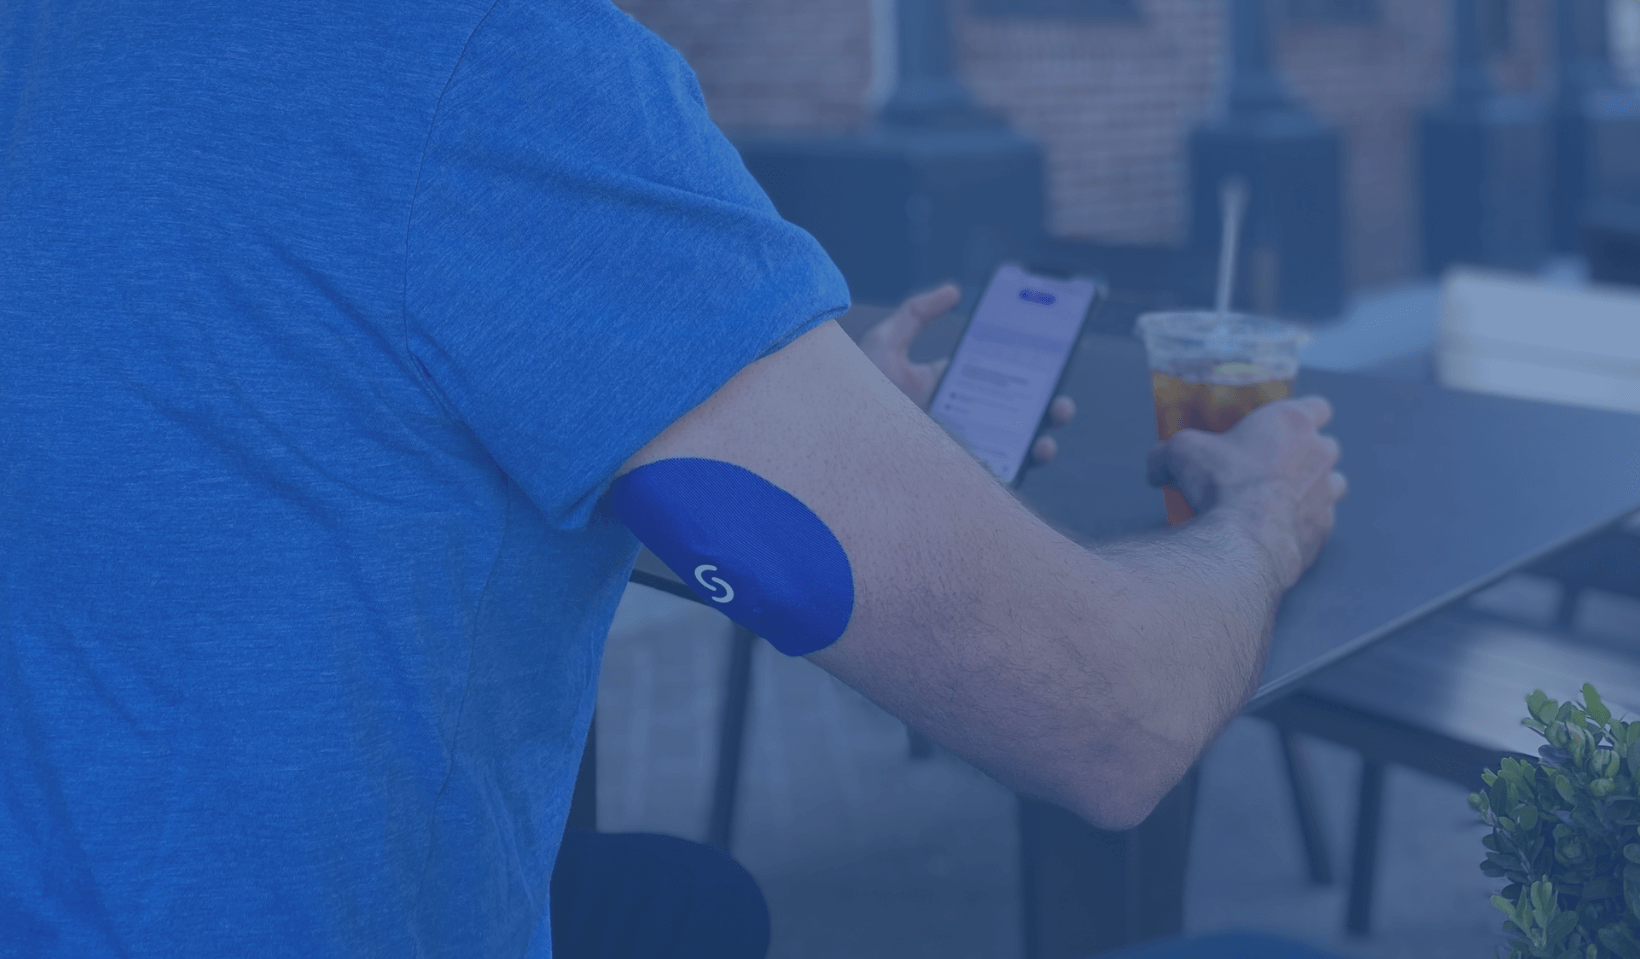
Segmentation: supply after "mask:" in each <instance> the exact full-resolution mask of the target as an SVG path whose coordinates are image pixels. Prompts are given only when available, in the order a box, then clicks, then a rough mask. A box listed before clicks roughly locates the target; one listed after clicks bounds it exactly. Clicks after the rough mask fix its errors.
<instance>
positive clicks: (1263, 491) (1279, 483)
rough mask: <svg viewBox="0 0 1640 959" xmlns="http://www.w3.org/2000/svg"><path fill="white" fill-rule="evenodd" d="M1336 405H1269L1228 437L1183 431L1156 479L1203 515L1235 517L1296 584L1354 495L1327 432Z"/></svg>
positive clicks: (1287, 582)
mask: <svg viewBox="0 0 1640 959" xmlns="http://www.w3.org/2000/svg"><path fill="white" fill-rule="evenodd" d="M1331 419H1332V406H1331V405H1329V404H1328V403H1327V401H1326V400H1324V399H1322V398H1321V397H1319V396H1310V397H1305V398H1303V399H1297V400H1282V401H1280V402H1276V403H1270V404H1267V405H1265V406H1261V407H1259V408H1258V409H1256V410H1254V411H1253V412H1252V413H1250V414H1248V416H1247V417H1246V418H1245V419H1243V420H1242V421H1241V422H1240V423H1238V424H1236V426H1235V427H1234V428H1233V429H1231V430H1230V431H1229V432H1226V433H1206V432H1203V431H1201V430H1180V431H1179V432H1178V433H1177V434H1176V435H1175V436H1174V437H1173V438H1172V439H1170V440H1168V441H1167V442H1166V443H1162V444H1159V445H1158V446H1157V447H1156V449H1155V450H1154V451H1152V453H1151V456H1150V481H1151V483H1153V484H1155V485H1157V486H1160V485H1163V484H1166V483H1172V484H1174V485H1176V486H1178V487H1179V490H1180V492H1182V493H1184V497H1185V499H1186V500H1189V501H1190V505H1191V506H1193V507H1195V509H1196V510H1197V512H1199V513H1207V512H1210V511H1215V510H1216V511H1220V512H1223V513H1227V514H1229V515H1231V516H1232V517H1233V518H1235V519H1237V520H1238V521H1239V522H1240V524H1241V525H1242V526H1243V527H1244V528H1246V529H1247V531H1248V532H1250V533H1252V534H1253V535H1254V536H1255V538H1257V539H1258V541H1259V542H1260V544H1262V545H1263V546H1264V547H1265V548H1266V549H1268V550H1269V551H1270V553H1271V555H1272V557H1273V558H1274V560H1275V562H1276V568H1277V570H1278V571H1280V573H1281V575H1282V576H1283V583H1282V585H1283V586H1291V585H1292V584H1293V583H1294V582H1295V581H1296V580H1297V579H1298V577H1299V575H1300V574H1302V573H1303V572H1304V570H1305V569H1307V568H1309V565H1310V564H1311V563H1312V562H1314V561H1315V557H1316V554H1317V553H1318V552H1320V550H1321V545H1322V543H1324V542H1326V539H1327V535H1328V534H1329V533H1331V532H1332V527H1333V507H1334V505H1335V504H1336V503H1337V502H1338V500H1339V499H1340V498H1342V497H1343V495H1344V494H1345V492H1346V491H1347V490H1348V489H1349V483H1348V482H1347V481H1346V480H1345V479H1344V476H1343V474H1342V473H1339V472H1338V471H1337V470H1336V469H1334V467H1335V466H1337V465H1338V458H1339V446H1338V441H1337V440H1335V439H1333V438H1332V437H1330V436H1323V435H1322V434H1321V433H1320V429H1321V428H1322V427H1323V426H1326V425H1327V422H1328V421H1329V420H1331Z"/></svg>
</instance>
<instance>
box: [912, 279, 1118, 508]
mask: <svg viewBox="0 0 1640 959" xmlns="http://www.w3.org/2000/svg"><path fill="white" fill-rule="evenodd" d="M1104 293H1105V287H1104V284H1103V283H1101V282H1099V281H1098V280H1095V279H1092V278H1090V277H1073V278H1069V279H1063V278H1058V277H1049V276H1037V275H1034V274H1031V273H1028V272H1026V270H1025V269H1024V268H1023V267H1021V266H1019V265H1018V264H1015V263H1005V264H1003V265H1002V266H1000V267H998V268H997V271H996V273H995V274H994V275H992V277H991V282H990V283H989V284H988V285H987V286H986V288H985V292H984V293H983V294H982V295H981V296H980V299H979V304H978V305H977V306H976V307H975V308H974V312H973V314H972V315H971V316H970V317H969V319H968V326H967V328H966V329H965V330H963V333H962V338H961V339H960V340H958V342H957V349H956V352H954V353H953V354H952V355H951V364H950V365H949V366H948V367H946V370H945V375H944V376H943V377H941V379H940V383H939V386H937V387H936V388H935V390H934V402H933V403H932V404H930V406H929V409H928V412H929V415H930V416H932V417H934V419H935V421H936V422H938V423H939V424H940V425H941V426H943V427H945V429H946V431H947V432H949V433H951V434H952V435H953V436H955V437H956V438H957V439H958V440H959V441H960V442H961V443H962V444H963V445H965V446H967V447H968V450H969V452H971V453H973V454H974V456H975V457H977V458H978V459H979V460H980V461H981V462H983V463H984V464H985V465H986V466H988V467H990V468H991V471H992V472H993V473H995V474H996V475H997V476H998V477H999V478H1001V480H1002V481H1003V482H1004V483H1008V484H1010V485H1012V484H1016V483H1018V482H1019V480H1020V479H1021V478H1022V477H1023V476H1024V471H1025V466H1026V457H1027V456H1029V455H1030V452H1031V444H1032V443H1034V442H1036V438H1037V435H1038V434H1039V433H1040V432H1041V431H1042V429H1043V427H1044V426H1045V422H1044V421H1045V418H1046V415H1047V412H1048V404H1049V403H1051V402H1053V398H1054V394H1055V393H1056V392H1058V390H1059V384H1060V382H1061V381H1062V380H1063V379H1064V377H1065V370H1066V368H1067V367H1068V366H1069V364H1070V358H1071V352H1072V351H1073V350H1075V349H1076V342H1077V340H1079V339H1081V337H1082V329H1083V327H1084V326H1086V325H1087V322H1088V318H1089V317H1091V316H1092V315H1093V311H1094V310H1095V309H1096V308H1097V307H1098V305H1099V303H1100V301H1101V300H1102V299H1103V298H1104Z"/></svg>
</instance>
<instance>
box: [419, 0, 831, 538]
mask: <svg viewBox="0 0 1640 959" xmlns="http://www.w3.org/2000/svg"><path fill="white" fill-rule="evenodd" d="M847 305H848V290H847V287H846V285H845V283H844V281H843V279H842V277H841V275H840V274H839V273H838V272H837V270H836V268H835V267H834V266H833V265H832V263H831V261H830V259H829V258H828V257H827V256H826V254H825V252H824V251H823V250H822V249H821V248H820V246H819V244H817V243H816V242H815V241H814V239H813V238H812V237H810V236H809V235H808V234H807V233H805V232H803V231H802V230H800V229H798V228H797V227H795V226H793V225H791V224H789V223H786V222H785V221H783V220H781V219H780V217H779V215H778V214H776V212H775V210H774V207H773V205H772V204H771V203H770V202H769V200H768V198H767V197H766V196H765V195H764V193H763V191H762V190H761V189H760V188H759V187H758V185H757V183H756V181H754V180H753V179H752V177H751V175H750V174H748V173H747V172H746V168H745V166H744V164H742V163H741V161H740V157H739V155H738V154H737V153H736V152H735V149H734V147H733V146H731V145H730V144H729V143H728V141H727V140H726V139H725V138H724V137H723V136H722V134H721V133H719V132H718V130H717V128H716V127H715V126H714V125H713V124H712V122H711V120H710V119H709V117H708V116H707V112H706V107H705V104H704V102H703V101H702V98H701V94H700V88H699V86H698V85H697V83H696V81H695V78H694V75H693V73H691V71H690V70H689V67H688V66H687V65H686V64H685V63H684V62H683V60H682V58H680V57H679V56H678V55H677V54H676V53H675V52H674V51H673V50H672V49H671V48H669V47H668V46H667V45H666V44H665V43H663V42H662V41H661V40H660V39H659V38H657V37H655V36H654V35H653V34H651V33H650V32H648V31H647V30H645V29H644V28H643V27H641V26H639V25H638V24H637V23H636V22H634V21H633V20H632V19H631V18H630V17H628V16H627V15H626V14H624V13H622V12H620V11H619V10H617V9H616V8H615V7H613V6H612V5H611V4H609V3H608V2H607V0H501V2H500V3H498V4H497V5H496V7H495V8H494V9H493V10H492V11H491V13H490V15H489V17H488V18H487V19H486V20H485V22H484V23H483V24H482V25H481V26H480V27H479V28H478V30H477V31H476V32H475V33H474V35H473V37H472V39H471V42H470V43H469V45H468V49H467V50H466V52H465V53H464V54H463V57H462V60H461V63H460V65H459V66H458V67H457V68H456V70H455V72H454V74H453V75H452V78H451V80H450V83H449V86H448V88H447V89H446V91H445V93H444V96H443V97H442V99H441V101H440V104H439V108H438V114H437V117H436V119H435V121H434V124H433V128H432V131H431V134H430V137H429V140H428V144H427V147H426V155H425V157H424V159H423V163H422V172H421V175H420V179H419V182H418V184H417V187H416V193H415V199H414V207H413V210H412V213H411V220H410V232H409V245H408V262H407V279H406V301H405V310H406V325H407V337H408V342H409V348H410V350H411V352H412V354H413V355H414V356H415V358H416V359H417V360H418V361H419V362H420V364H421V366H422V368H423V369H424V370H425V372H426V374H427V377H428V379H429V380H430V382H431V385H432V388H433V390H434V391H435V392H436V394H437V395H438V396H439V398H440V400H441V402H442V403H443V404H444V405H445V406H446V408H447V409H449V410H450V411H451V413H452V414H453V415H454V416H456V417H458V418H459V419H460V420H461V421H463V422H464V423H465V424H466V425H467V426H468V427H469V428H470V429H472V430H473V432H474V433H475V435H476V436H477V437H478V439H479V441H480V442H482V443H483V444H484V445H485V447H486V448H487V449H488V450H489V451H490V453H491V455H493V456H494V457H495V458H496V460H497V462H498V463H499V464H500V465H501V468H502V469H503V470H505V471H506V472H507V473H508V475H509V476H511V477H512V478H513V479H514V480H515V481H516V482H518V483H519V485H520V486H521V487H522V488H523V489H524V490H525V491H526V492H527V493H528V494H529V495H530V497H531V498H532V499H533V500H534V502H535V503H536V505H537V506H538V507H539V508H540V509H541V510H542V511H543V513H545V515H546V516H547V517H548V518H549V519H550V520H552V521H553V522H555V523H557V524H559V525H561V526H564V527H574V526H578V525H580V524H582V523H584V522H585V521H586V518H587V516H588V515H589V514H590V512H591V510H592V508H593V506H594V505H595V504H596V501H597V499H598V497H599V495H601V493H602V492H603V490H604V489H605V488H606V486H607V484H608V482H609V480H610V478H611V477H612V476H613V474H614V472H615V470H616V469H618V468H619V466H620V465H621V464H622V463H623V462H625V461H626V460H627V459H628V458H630V457H631V456H632V454H633V453H636V452H637V451H638V449H640V448H641V447H642V446H643V445H644V444H645V443H647V442H649V440H651V439H653V438H654V437H655V436H656V435H658V434H659V433H660V432H662V431H663V430H664V429H665V428H666V427H667V426H668V425H670V424H671V423H672V422H673V421H674V420H676V419H677V418H678V417H680V416H682V415H683V414H684V413H686V412H688V411H689V410H690V409H692V408H694V407H695V406H696V405H698V404H699V403H700V402H701V401H702V400H704V399H706V398H707V397H708V396H710V395H711V394H712V393H714V392H716V391H717V389H718V388H719V387H720V386H722V385H723V384H724V383H725V382H727V381H728V380H729V379H730V378H731V377H733V376H734V375H735V374H736V373H738V372H739V371H740V370H741V369H742V368H743V367H745V366H746V365H747V364H748V363H750V362H752V361H753V360H756V359H757V358H759V357H760V356H763V355H766V354H768V353H770V352H773V351H774V350H776V349H778V348H780V347H781V346H784V345H785V344H786V343H789V342H790V341H791V340H793V339H795V338H796V337H797V336H799V335H801V334H802V333H804V332H807V331H808V330H809V329H811V328H812V327H814V326H816V325H818V324H819V323H821V322H823V321H825V320H827V319H831V318H833V317H835V316H837V315H838V314H840V313H842V312H843V311H844V310H845V309H847Z"/></svg>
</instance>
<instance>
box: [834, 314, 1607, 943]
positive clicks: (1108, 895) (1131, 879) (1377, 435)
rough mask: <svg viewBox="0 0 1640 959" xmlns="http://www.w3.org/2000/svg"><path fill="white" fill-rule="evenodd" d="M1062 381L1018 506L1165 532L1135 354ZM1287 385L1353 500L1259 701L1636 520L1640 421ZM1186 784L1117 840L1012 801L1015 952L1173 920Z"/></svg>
mask: <svg viewBox="0 0 1640 959" xmlns="http://www.w3.org/2000/svg"><path fill="white" fill-rule="evenodd" d="M882 312H883V311H881V310H875V311H873V310H869V309H868V310H857V311H856V312H855V313H854V314H851V315H850V316H849V317H848V318H846V319H845V322H844V326H845V328H846V329H848V330H849V331H850V332H851V333H852V334H854V335H856V336H858V335H859V333H860V332H862V331H863V330H864V329H865V328H866V327H868V326H869V325H870V323H871V322H872V321H873V320H875V319H876V318H877V317H879V316H881V315H882ZM958 329H959V324H958V321H955V320H950V321H941V323H940V324H936V327H935V328H932V329H930V330H929V331H928V333H926V334H925V335H924V337H923V338H922V339H921V340H919V343H918V346H917V348H916V349H914V350H913V355H914V356H919V355H921V356H926V355H941V354H943V353H948V351H949V349H950V346H951V341H952V340H953V339H954V338H955V336H956V334H957V331H958ZM1066 389H1067V392H1069V393H1071V395H1073V396H1075V397H1076V399H1077V402H1078V405H1079V413H1078V416H1077V420H1076V422H1075V423H1073V424H1072V425H1071V426H1070V427H1067V428H1066V429H1064V430H1062V431H1061V432H1060V448H1061V454H1060V457H1059V459H1058V461H1057V462H1055V463H1054V464H1053V465H1052V466H1050V467H1048V468H1045V469H1041V470H1038V471H1034V472H1032V473H1031V474H1029V475H1028V476H1027V477H1026V479H1025V481H1024V483H1023V485H1022V495H1023V496H1024V498H1025V499H1026V500H1027V501H1028V502H1030V503H1031V504H1032V505H1033V507H1035V508H1036V509H1037V510H1038V511H1039V513H1040V514H1041V515H1043V516H1044V517H1045V518H1046V519H1048V520H1049V521H1051V522H1053V523H1054V524H1056V525H1057V526H1059V527H1060V528H1061V529H1063V530H1065V531H1066V532H1067V533H1069V534H1071V535H1074V536H1077V537H1078V538H1082V539H1098V538H1104V537H1109V536H1113V535H1119V534H1125V533H1132V532H1135V531H1139V530H1143V529H1147V528H1151V527H1155V526H1159V525H1162V524H1163V522H1164V514H1163V511H1162V505H1161V498H1160V495H1159V494H1158V493H1157V492H1156V491H1155V490H1154V489H1151V488H1150V487H1148V486H1146V485H1145V482H1144V470H1143V464H1144V460H1145V454H1146V452H1147V451H1148V450H1149V449H1150V447H1151V446H1152V445H1153V443H1154V442H1155V421H1154V418H1153V414H1152V412H1151V406H1150V392H1149V380H1148V373H1147V371H1146V368H1145V364H1144V356H1143V350H1142V349H1141V347H1140V346H1139V345H1138V344H1137V343H1135V342H1131V341H1128V340H1125V339H1115V338H1109V337H1100V336H1090V337H1087V338H1085V339H1084V340H1083V342H1082V343H1081V344H1080V346H1079V348H1078V351H1077V354H1076V357H1075V359H1074V361H1073V367H1072V369H1071V372H1070V375H1069V377H1068V379H1067V384H1066ZM1299 390H1300V392H1318V393H1322V394H1324V395H1326V396H1328V397H1329V398H1330V399H1331V400H1332V401H1333V405H1334V407H1335V409H1336V411H1337V417H1336V419H1335V421H1334V424H1333V426H1332V427H1330V431H1331V432H1332V433H1334V434H1335V435H1336V436H1338V438H1339V439H1340V440H1341V441H1342V442H1343V444H1344V450H1345V453H1344V455H1345V463H1344V470H1345V472H1347V473H1348V475H1349V477H1350V482H1351V490H1352V491H1351V494H1350V497H1349V498H1348V499H1347V500H1346V501H1345V502H1344V503H1343V504H1342V505H1341V506H1340V509H1339V516H1338V526H1337V529H1336V532H1335V534H1334V536H1333V539H1332V541H1331V542H1330V543H1329V544H1328V547H1327V549H1326V551H1325V552H1324V554H1323V555H1322V557H1321V559H1320V560H1319V562H1318V563H1317V564H1316V566H1315V567H1314V568H1313V569H1312V570H1311V571H1310V573H1309V574H1308V575H1307V576H1306V577H1305V578H1304V580H1303V581H1302V582H1300V583H1299V584H1298V586H1296V587H1295V588H1294V589H1293V590H1292V592H1291V593H1290V594H1289V595H1288V597H1287V599H1286V601H1285V602H1284V604H1283V606H1282V609H1281V612H1280V615H1279V617H1278V619H1277V622H1276V628H1275V637H1274V641H1273V644H1272V647H1271V652H1270V658H1269V661H1268V665H1267V668H1266V670H1265V674H1264V681H1263V683H1262V684H1261V686H1260V688H1259V690H1258V692H1257V695H1256V696H1255V698H1254V701H1253V703H1252V707H1253V708H1256V707H1258V706H1260V705H1263V704H1266V703H1269V702H1271V701H1273V700H1274V699H1276V698H1278V697H1280V696H1281V695H1282V694H1283V693H1286V692H1290V691H1292V690H1294V689H1296V688H1298V687H1299V686H1300V685H1301V684H1302V683H1303V682H1304V681H1305V680H1306V679H1307V678H1309V677H1310V676H1313V675H1314V674H1315V673H1316V672H1318V671H1320V670H1322V669H1324V668H1326V667H1327V666H1329V665H1331V664H1334V663H1336V662H1338V661H1340V660H1341V659H1343V658H1345V657H1348V656H1349V655H1351V654H1352V653H1356V652H1359V651H1361V650H1363V649H1366V648H1367V647H1369V646H1370V645H1372V644H1373V643H1375V642H1378V641H1379V640H1382V639H1384V638H1385V637H1388V636H1390V635H1392V634H1394V633H1396V632H1398V631H1399V630H1401V629H1404V628H1405V627H1407V626H1410V625H1412V624H1414V623H1416V622H1419V621H1420V620H1422V619H1424V618H1426V617H1428V616H1430V615H1431V614H1433V613H1436V612H1438V611H1440V610H1442V609H1444V608H1446V607H1448V606H1451V605H1453V604H1455V603H1457V602H1460V601H1461V600H1463V599H1464V598H1465V597H1467V596H1469V595H1471V594H1472V593H1474V592H1476V591H1478V590H1480V589H1482V588H1484V587H1486V586H1488V585H1490V584H1491V583H1493V582H1496V581H1497V580H1498V579H1501V578H1503V577H1504V576H1507V575H1509V574H1510V573H1512V572H1514V571H1516V570H1519V569H1521V568H1522V567H1524V566H1527V565H1529V564H1530V563H1532V562H1534V561H1535V560H1537V559H1539V558H1541V557H1543V556H1545V555H1547V554H1549V553H1551V552H1553V551H1555V550H1557V549H1560V548H1563V547H1565V546H1567V545H1570V544H1572V543H1574V542H1576V541H1578V540H1579V539H1582V538H1584V537H1587V536H1590V535H1592V534H1594V533H1596V532H1599V531H1600V530H1602V529H1604V528H1606V527H1608V526H1609V525H1611V524H1613V523H1615V522H1617V521H1618V520H1620V519H1622V518H1623V517H1624V516H1626V515H1628V514H1629V513H1631V512H1634V511H1635V510H1637V509H1640V417H1636V416H1629V415H1625V414H1618V413H1606V412H1599V411H1592V410H1585V409H1578V408H1572V407H1561V406H1553V405H1548V404H1541V403H1531V402H1525V401H1519V400H1512V399H1506V398H1501V397H1491V396H1481V395H1475V394H1465V393H1456V392H1452V391H1448V390H1443V389H1440V388H1439V387H1435V386H1432V385H1427V384H1421V383H1415V382H1410V381H1402V380H1390V379H1383V378H1377V377H1371V376H1364V375H1356V374H1342V373H1324V372H1319V371H1312V372H1306V373H1304V374H1303V375H1302V376H1301V378H1300V382H1299ZM1460 478H1461V479H1460ZM1195 787H1196V777H1195V774H1194V773H1192V774H1191V775H1190V776H1188V777H1186V779H1185V781H1184V782H1182V783H1181V784H1180V785H1179V787H1178V788H1177V789H1175V790H1174V791H1173V793H1171V794H1170V795H1169V796H1168V798H1167V799H1165V800H1164V801H1163V803H1162V804H1161V805H1160V806H1159V807H1158V808H1157V811H1156V813H1155V814H1153V815H1152V816H1151V818H1150V819H1149V820H1148V821H1147V822H1146V823H1145V824H1144V825H1143V826H1141V827H1140V828H1138V829H1136V830H1133V831H1131V832H1128V833H1121V834H1116V833H1106V832H1103V831H1101V830H1096V829H1093V828H1092V827H1090V826H1088V825H1086V824H1085V823H1083V822H1082V821H1081V820H1080V819H1078V818H1076V817H1075V816H1072V815H1071V814H1069V813H1066V812H1064V811H1062V810H1059V809H1057V808H1055V807H1052V806H1049V805H1047V804H1043V803H1038V802H1035V801H1031V800H1021V803H1020V835H1021V844H1022V856H1023V862H1022V866H1023V879H1024V883H1025V890H1026V903H1027V909H1026V917H1025V918H1026V941H1027V956H1028V959H1080V957H1083V956H1088V955H1092V954H1095V953H1097V952H1100V951H1103V950H1106V949H1110V948H1115V947H1119V946H1122V945H1125V944H1128V943H1131V942H1137V941H1143V940H1145V939H1149V938H1153V937H1155V936H1159V935H1165V934H1167V933H1169V932H1172V931H1176V930H1178V929H1180V928H1182V925H1183V920H1184V913H1183V902H1184V870H1185V865H1186V860H1187V857H1188V852H1189V834H1190V822H1191V819H1192V816H1193V813H1194V799H1195Z"/></svg>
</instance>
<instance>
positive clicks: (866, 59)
mask: <svg viewBox="0 0 1640 959" xmlns="http://www.w3.org/2000/svg"><path fill="white" fill-rule="evenodd" d="M616 4H617V6H619V7H620V8H621V9H623V10H625V11H626V12H628V13H630V14H632V16H633V17H634V18H635V19H636V20H637V21H638V22H640V23H642V24H643V25H644V26H646V27H648V28H649V29H651V30H653V31H655V32H656V33H658V34H660V36H661V37H663V38H664V39H665V40H666V41H667V42H668V43H670V44H672V46H674V47H676V48H677V49H678V52H680V53H682V54H683V56H684V57H685V59H687V60H688V61H689V63H690V64H691V65H692V66H693V67H694V68H695V73H696V74H697V75H698V76H699V77H700V82H701V88H702V90H704V91H705V93H706V102H707V103H708V104H709V105H710V106H711V108H712V115H713V117H714V119H716V120H717V122H718V125H719V126H722V127H724V128H725V129H736V128H742V129H778V130H846V129H851V128H857V127H859V126H861V125H862V124H864V123H865V122H866V120H867V117H868V114H867V110H866V107H865V97H866V88H867V87H868V85H869V84H870V82H871V76H872V13H871V0H616Z"/></svg>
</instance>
